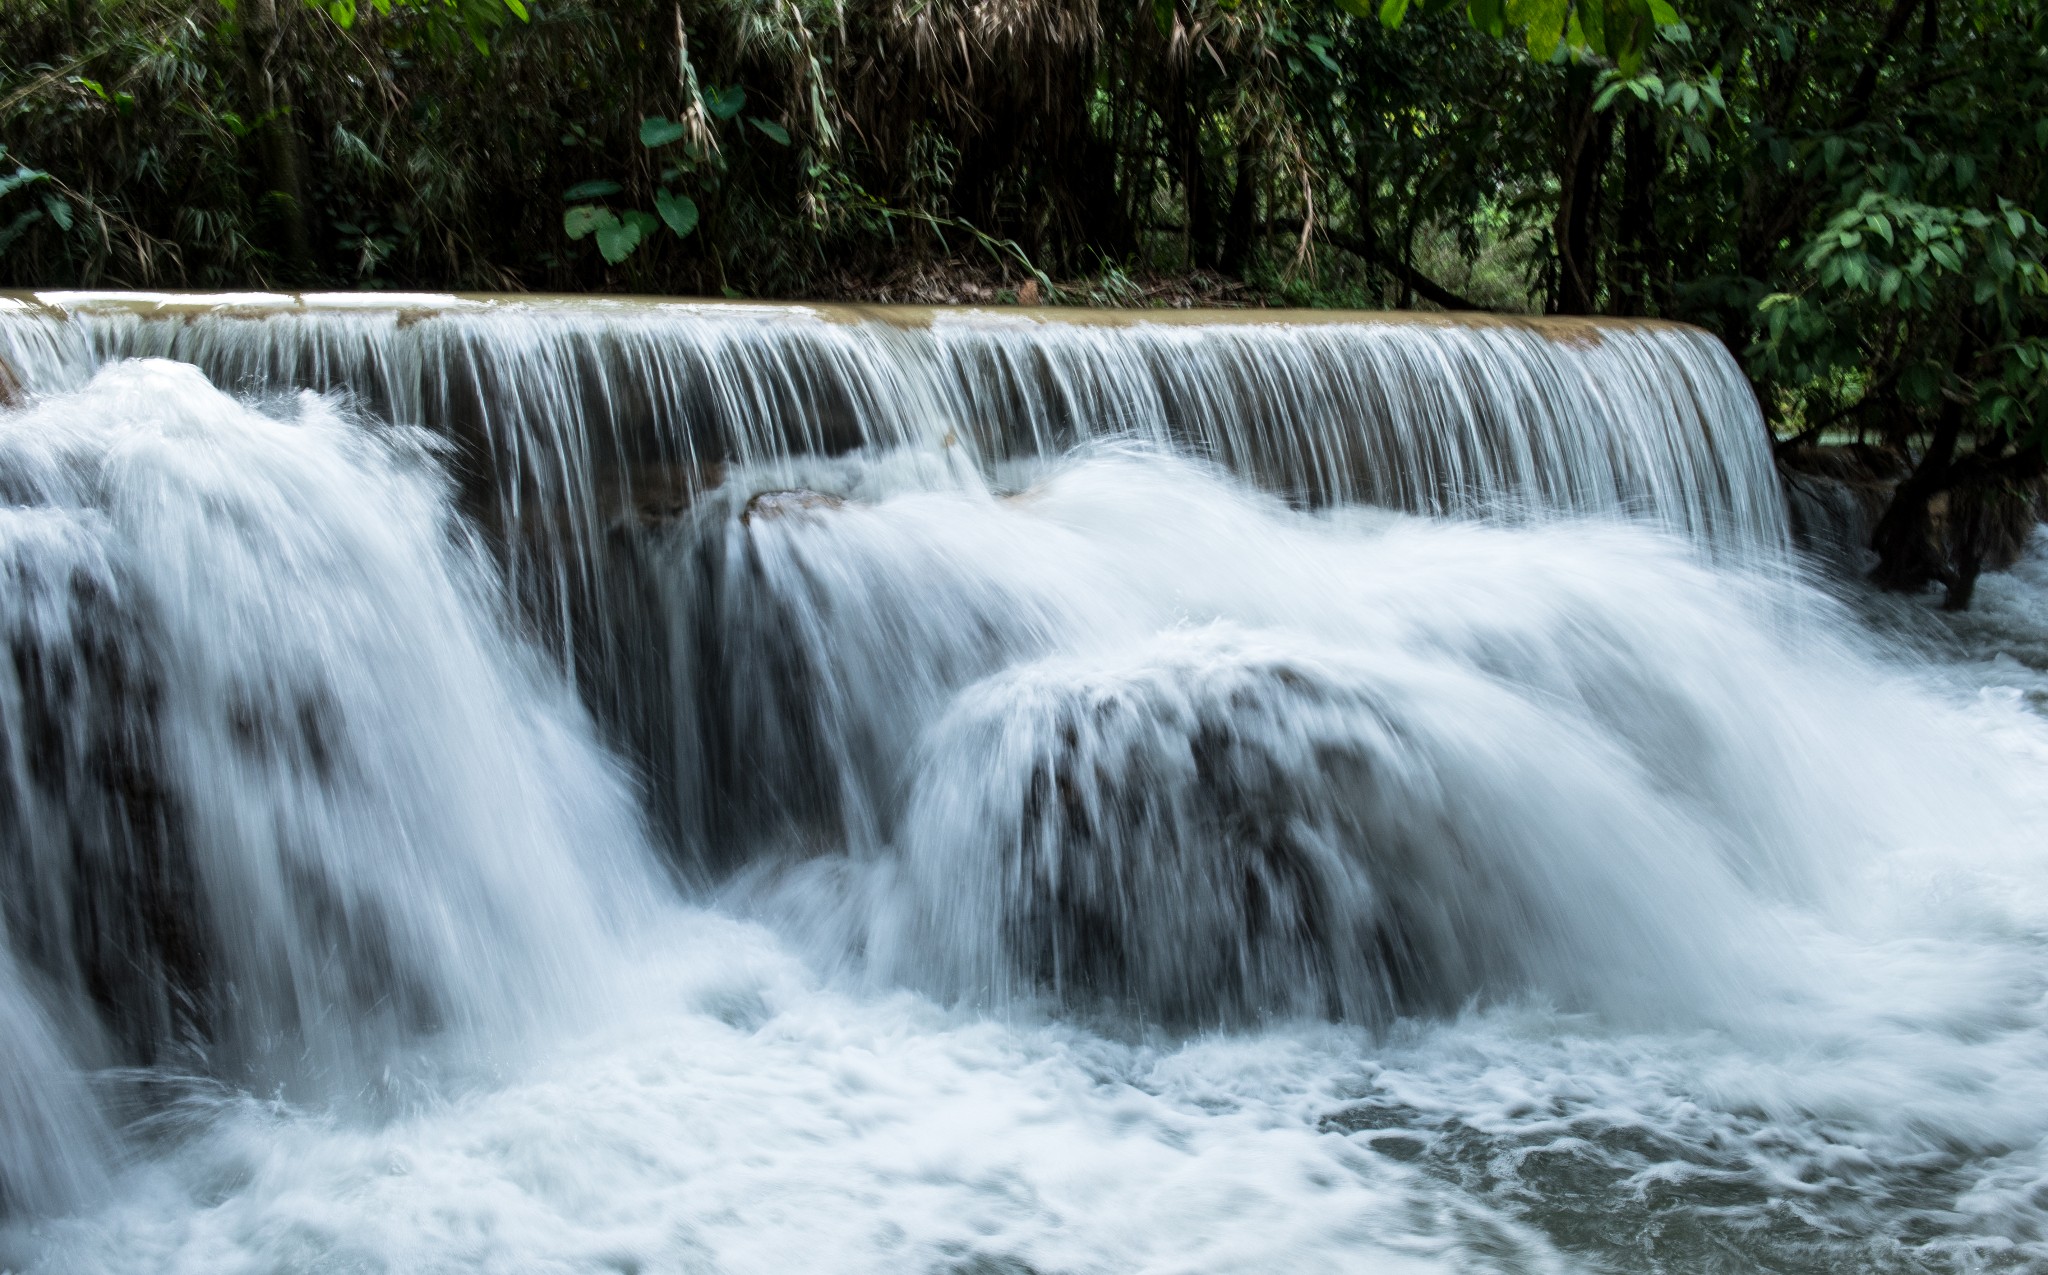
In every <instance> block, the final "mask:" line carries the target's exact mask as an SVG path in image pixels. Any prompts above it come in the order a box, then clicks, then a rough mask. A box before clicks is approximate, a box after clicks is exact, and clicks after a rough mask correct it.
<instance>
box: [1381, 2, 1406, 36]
mask: <svg viewBox="0 0 2048 1275" xmlns="http://www.w3.org/2000/svg"><path fill="white" fill-rule="evenodd" d="M1407 16H1408V0H1380V25H1381V26H1383V27H1387V28H1390V29H1399V27H1400V25H1401V19H1403V18H1405V17H1407Z"/></svg>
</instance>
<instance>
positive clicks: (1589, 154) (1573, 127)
mask: <svg viewBox="0 0 2048 1275" xmlns="http://www.w3.org/2000/svg"><path fill="white" fill-rule="evenodd" d="M1593 83H1594V81H1593V73H1592V71H1591V70H1590V69H1589V68H1586V67H1573V68H1572V70H1571V71H1570V73H1569V79H1568V87H1567V88H1566V90H1565V97H1564V118H1565V134H1564V148H1563V151H1562V153H1561V154H1560V156H1559V162H1558V169H1557V179H1558V180H1557V184H1558V197H1557V220H1556V222H1555V223H1554V226H1553V230H1554V233H1555V237H1556V240H1557V309H1558V313H1560V314H1592V313H1594V312H1595V311H1596V310H1597V309H1598V307H1599V300H1600V270H1599V261H1598V235H1599V224H1600V187H1601V183H1600V178H1601V176H1602V175H1603V174H1604V173H1605V171H1606V168H1607V157H1608V153H1609V151H1610V150H1611V149H1612V146H1613V134H1614V116H1613V115H1611V114H1609V113H1607V112H1604V111H1602V112H1598V113H1595V111H1594V110H1593Z"/></svg>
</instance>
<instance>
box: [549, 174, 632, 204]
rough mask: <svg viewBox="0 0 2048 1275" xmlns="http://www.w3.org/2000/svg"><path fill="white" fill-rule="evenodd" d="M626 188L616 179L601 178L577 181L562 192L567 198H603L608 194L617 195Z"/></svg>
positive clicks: (564, 197)
mask: <svg viewBox="0 0 2048 1275" xmlns="http://www.w3.org/2000/svg"><path fill="white" fill-rule="evenodd" d="M624 189H625V187H623V186H621V185H619V184H618V183H617V182H615V181H606V180H605V179H603V178H599V179H598V180H596V181H587V182H578V183H576V184H575V185H574V186H571V187H570V188H569V189H567V190H565V191H563V192H562V198H563V199H565V200H577V199H603V198H604V197H605V196H607V195H616V194H618V193H619V192H620V191H622V190H624Z"/></svg>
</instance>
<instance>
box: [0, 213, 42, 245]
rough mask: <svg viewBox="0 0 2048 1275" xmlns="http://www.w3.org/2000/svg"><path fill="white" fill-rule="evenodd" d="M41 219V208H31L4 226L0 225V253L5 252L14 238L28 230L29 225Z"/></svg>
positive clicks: (19, 236)
mask: <svg viewBox="0 0 2048 1275" xmlns="http://www.w3.org/2000/svg"><path fill="white" fill-rule="evenodd" d="M42 219H43V210H42V209H40V208H31V209H29V210H28V211H27V212H25V213H23V214H21V215H20V216H19V217H16V218H15V219H14V220H13V221H10V222H8V223H7V225H6V226H4V227H0V253H4V252H6V251H7V249H8V248H9V247H10V246H11V245H12V244H13V243H14V241H15V240H17V239H19V238H21V237H22V235H24V234H26V233H27V232H28V228H29V227H30V226H33V225H35V224H36V223H37V222H39V221H41V220H42Z"/></svg>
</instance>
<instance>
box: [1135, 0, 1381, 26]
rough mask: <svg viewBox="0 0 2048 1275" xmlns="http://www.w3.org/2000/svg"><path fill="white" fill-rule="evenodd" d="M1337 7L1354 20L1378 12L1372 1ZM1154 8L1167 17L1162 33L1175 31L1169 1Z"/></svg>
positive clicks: (1353, 0) (1342, 2)
mask: <svg viewBox="0 0 2048 1275" xmlns="http://www.w3.org/2000/svg"><path fill="white" fill-rule="evenodd" d="M1337 7H1338V8H1339V9H1342V10H1343V11H1344V12H1346V13H1348V14H1350V15H1351V16H1352V17H1354V18H1370V17H1372V16H1373V14H1374V12H1376V10H1375V8H1374V6H1373V3H1372V0H1337ZM1153 8H1154V9H1155V10H1157V11H1158V12H1160V13H1163V14H1164V15H1165V16H1164V17H1162V18H1161V19H1160V21H1159V29H1160V30H1161V31H1171V30H1172V29H1173V6H1172V5H1171V4H1169V3H1167V0H1155V3H1154V5H1153Z"/></svg>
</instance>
